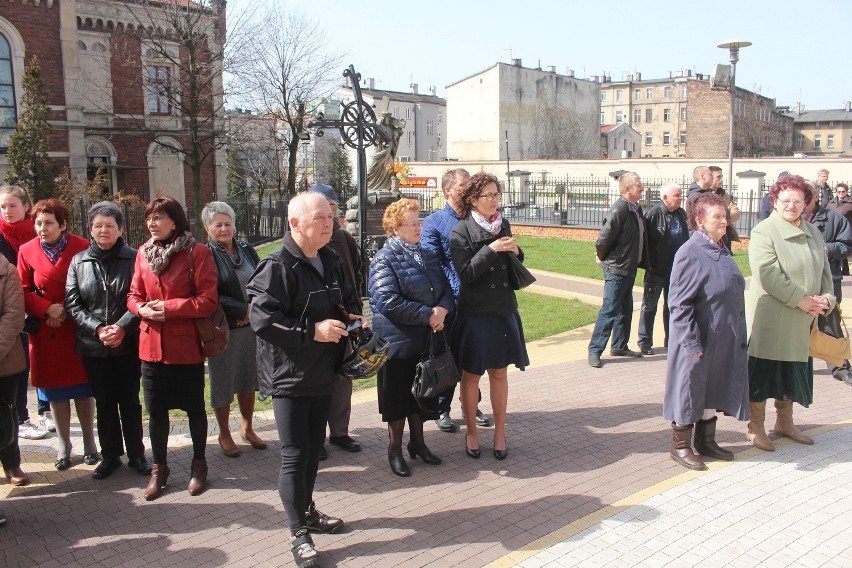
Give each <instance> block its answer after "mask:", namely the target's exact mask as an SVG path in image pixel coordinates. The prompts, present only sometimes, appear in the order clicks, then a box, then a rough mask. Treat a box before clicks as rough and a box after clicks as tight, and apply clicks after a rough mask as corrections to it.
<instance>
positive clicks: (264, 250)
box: [257, 239, 281, 258]
mask: <svg viewBox="0 0 852 568" xmlns="http://www.w3.org/2000/svg"><path fill="white" fill-rule="evenodd" d="M280 246H281V239H277V240H275V241H272V242H271V243H266V244H265V245H263V246H261V247H259V248H258V249H257V256H259V257H260V258H264V257H265V256H266V255H268V254H269V253H271V252H272V251H274V250H275V249H277V248H279V247H280Z"/></svg>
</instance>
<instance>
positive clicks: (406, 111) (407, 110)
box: [405, 107, 411, 120]
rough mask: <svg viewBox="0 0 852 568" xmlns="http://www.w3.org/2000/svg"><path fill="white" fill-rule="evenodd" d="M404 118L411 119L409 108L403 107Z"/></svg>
mask: <svg viewBox="0 0 852 568" xmlns="http://www.w3.org/2000/svg"><path fill="white" fill-rule="evenodd" d="M405 118H406V120H410V119H411V107H405Z"/></svg>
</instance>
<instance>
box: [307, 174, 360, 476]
mask: <svg viewBox="0 0 852 568" xmlns="http://www.w3.org/2000/svg"><path fill="white" fill-rule="evenodd" d="M311 192H312V193H318V194H320V195H322V196H323V197H325V200H326V201H328V205H329V207H331V211H332V213H333V214H334V217H335V218H334V231H333V232H332V233H331V241H330V242H329V243H328V246H330V247H331V250H333V251H334V252H336V253H337V254H338V255H339V256H340V260H341V261H343V273H344V274H345V276H346V278H347V279H348V280H349V283H350V284H352V286H353V287H354V288H355V291H356V292H357V293H358V294H359V295H360V294H361V293H362V292H363V287H362V285H361V281H362V280H363V275H362V274H361V251H360V250H359V248H358V244H357V243H356V242H355V237H353V236H352V235H351V234H349V231H345V230H343V228H342V227H341V226H340V223H338V222H337V214H338V209H337V207H338V203H339V201H338V199H337V193H336V192H335V191H334V188H332V187H331V186H330V185H326V184H324V183H315V184H314V185H313V186H312V187H311ZM351 415H352V381H350V380H349V379H346V378H341V379H340V380H338V381H337V386H336V387H335V389H334V392H333V393H332V394H331V408H330V409H329V413H328V432H329V437H328V442H329V443H330V444H332V445H334V446H337V447H338V448H340V449H342V450H344V451H347V452H360V451H361V444H360V442H357V441H355V440H353V439H352V436H350V435H349V418H350V417H351ZM327 457H328V454H327V453H326V449H325V446H324V445H323V447H322V451H321V452H320V459H321V460H324V459H326V458H327Z"/></svg>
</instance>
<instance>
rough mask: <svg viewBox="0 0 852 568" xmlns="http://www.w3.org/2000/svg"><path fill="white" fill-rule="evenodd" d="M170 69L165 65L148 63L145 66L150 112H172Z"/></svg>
mask: <svg viewBox="0 0 852 568" xmlns="http://www.w3.org/2000/svg"><path fill="white" fill-rule="evenodd" d="M169 71H170V70H169V68H168V67H166V66H164V65H148V66H147V67H146V68H145V72H146V84H145V89H146V92H147V98H148V114H169V112H171V105H170V102H169V96H170V94H171V86H170V82H169Z"/></svg>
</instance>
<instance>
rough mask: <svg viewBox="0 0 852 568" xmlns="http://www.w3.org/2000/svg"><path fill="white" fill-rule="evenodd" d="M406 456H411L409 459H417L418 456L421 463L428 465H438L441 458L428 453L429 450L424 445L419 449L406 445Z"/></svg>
mask: <svg viewBox="0 0 852 568" xmlns="http://www.w3.org/2000/svg"><path fill="white" fill-rule="evenodd" d="M408 455H409V456H411V459H417V456H420V458H421V459H422V460H423V463H428V464H430V465H438V464H439V463H441V458H439V457H438V456H436V455H435V454H433V453H432V452H431V451H429V448H427V447H426V445H425V444H424V445H422V446H420V447H419V448H418V447H416V446H412V445H411V444H408Z"/></svg>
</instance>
